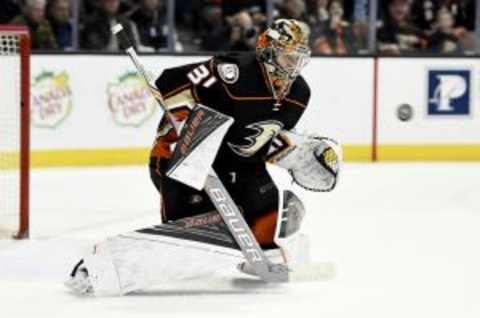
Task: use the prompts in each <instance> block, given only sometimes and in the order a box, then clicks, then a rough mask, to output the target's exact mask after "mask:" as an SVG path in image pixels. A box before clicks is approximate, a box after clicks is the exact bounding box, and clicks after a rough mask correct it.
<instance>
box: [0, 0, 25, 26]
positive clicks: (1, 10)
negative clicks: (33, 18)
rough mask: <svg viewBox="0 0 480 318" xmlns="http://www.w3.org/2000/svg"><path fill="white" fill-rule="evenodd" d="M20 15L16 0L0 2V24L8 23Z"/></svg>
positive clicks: (20, 9)
mask: <svg viewBox="0 0 480 318" xmlns="http://www.w3.org/2000/svg"><path fill="white" fill-rule="evenodd" d="M21 13H22V8H21V6H20V3H19V1H18V0H3V1H0V24H6V23H8V22H10V21H11V20H12V19H13V18H14V17H16V16H17V15H20V14H21Z"/></svg>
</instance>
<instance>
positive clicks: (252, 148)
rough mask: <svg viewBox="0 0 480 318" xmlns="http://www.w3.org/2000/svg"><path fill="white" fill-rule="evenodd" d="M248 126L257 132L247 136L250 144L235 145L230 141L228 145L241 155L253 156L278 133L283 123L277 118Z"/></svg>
mask: <svg viewBox="0 0 480 318" xmlns="http://www.w3.org/2000/svg"><path fill="white" fill-rule="evenodd" d="M246 128H248V129H251V130H253V131H255V132H256V133H255V134H254V135H251V136H248V137H246V138H245V139H246V140H247V141H248V144H246V145H235V144H232V143H230V142H229V143H228V146H229V147H230V149H232V151H233V152H235V153H236V154H237V155H239V156H242V157H251V156H253V155H254V154H255V153H256V152H257V151H258V150H260V149H261V148H262V147H263V146H264V145H265V144H266V143H268V142H269V141H270V140H271V139H272V138H273V137H275V136H276V135H277V134H278V132H279V131H280V130H281V129H282V128H283V124H282V123H281V122H279V121H276V120H266V121H261V122H258V123H254V124H251V125H248V126H247V127H246Z"/></svg>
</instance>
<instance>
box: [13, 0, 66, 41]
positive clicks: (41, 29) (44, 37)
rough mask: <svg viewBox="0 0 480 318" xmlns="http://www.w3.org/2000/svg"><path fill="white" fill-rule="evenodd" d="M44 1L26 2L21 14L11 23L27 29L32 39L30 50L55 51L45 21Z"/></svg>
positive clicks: (52, 35) (53, 38)
mask: <svg viewBox="0 0 480 318" xmlns="http://www.w3.org/2000/svg"><path fill="white" fill-rule="evenodd" d="M45 5H46V2H45V0H27V1H26V2H25V7H24V9H23V14H21V15H18V16H16V17H15V18H14V19H13V20H12V21H11V23H12V24H21V25H25V26H27V27H28V29H29V30H30V34H31V38H32V49H45V50H50V49H56V48H57V47H58V45H57V41H56V40H55V35H54V34H53V31H52V27H51V25H50V22H48V20H47V19H45Z"/></svg>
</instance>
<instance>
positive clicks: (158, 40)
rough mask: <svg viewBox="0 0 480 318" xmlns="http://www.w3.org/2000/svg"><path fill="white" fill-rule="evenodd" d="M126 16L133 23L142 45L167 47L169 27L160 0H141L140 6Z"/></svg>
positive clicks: (158, 47)
mask: <svg viewBox="0 0 480 318" xmlns="http://www.w3.org/2000/svg"><path fill="white" fill-rule="evenodd" d="M127 16H128V17H129V18H130V20H132V21H133V22H134V23H135V25H136V28H137V30H138V34H139V38H140V43H141V44H142V45H143V46H144V47H149V48H151V49H152V50H160V49H167V48H168V33H169V29H168V24H167V18H166V12H165V11H164V8H163V6H162V3H161V1H160V0H141V1H140V6H139V7H138V8H137V9H135V10H134V11H132V12H131V13H129V14H128V15H127Z"/></svg>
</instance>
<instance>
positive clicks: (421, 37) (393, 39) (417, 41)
mask: <svg viewBox="0 0 480 318" xmlns="http://www.w3.org/2000/svg"><path fill="white" fill-rule="evenodd" d="M409 15H410V4H409V2H408V0H390V1H389V3H388V14H387V17H386V18H385V20H384V21H383V22H382V23H381V26H380V28H379V30H378V33H377V46H378V49H379V51H380V52H382V53H387V54H401V53H408V52H414V51H418V50H422V49H424V48H425V47H426V45H427V40H426V35H425V32H423V31H422V30H420V29H418V28H417V27H415V26H414V25H413V24H411V23H410V22H409V21H408V17H409Z"/></svg>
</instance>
